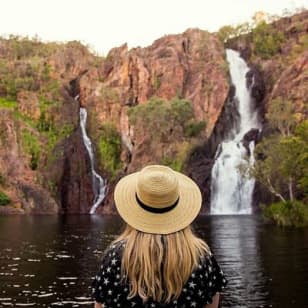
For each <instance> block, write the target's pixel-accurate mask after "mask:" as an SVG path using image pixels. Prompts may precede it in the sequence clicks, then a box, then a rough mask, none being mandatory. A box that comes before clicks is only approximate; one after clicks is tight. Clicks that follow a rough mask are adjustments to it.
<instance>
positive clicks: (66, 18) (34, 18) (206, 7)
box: [0, 0, 308, 55]
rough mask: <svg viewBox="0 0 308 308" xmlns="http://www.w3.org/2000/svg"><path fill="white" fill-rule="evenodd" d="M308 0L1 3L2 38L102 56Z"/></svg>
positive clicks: (24, 0) (46, 0)
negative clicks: (74, 46) (77, 44)
mask: <svg viewBox="0 0 308 308" xmlns="http://www.w3.org/2000/svg"><path fill="white" fill-rule="evenodd" d="M298 7H305V8H308V0H108V1H107V0H0V11H1V18H0V35H9V34H18V35H22V36H30V37H33V36H35V35H37V36H38V37H39V38H40V39H42V40H43V41H69V40H79V41H81V42H82V43H84V44H87V45H89V46H90V47H91V48H92V49H94V50H95V51H96V52H98V53H99V54H102V55H106V54H107V53H108V51H109V50H110V49H111V48H113V47H116V46H120V45H122V44H123V43H125V42H126V43H128V46H129V48H132V47H137V46H142V47H143V46H148V45H150V44H151V43H152V42H153V41H154V40H156V39H158V38H160V37H162V36H164V35H166V34H176V33H182V32H184V31H185V30H186V29H188V28H196V27H197V28H200V29H203V30H208V31H211V32H213V31H216V30H218V29H219V28H220V27H221V26H223V25H228V24H231V25H236V24H238V23H242V22H245V21H249V20H250V19H251V17H252V16H253V14H254V13H255V12H256V11H265V12H268V13H270V14H281V13H282V12H283V10H284V9H289V10H294V9H295V8H298Z"/></svg>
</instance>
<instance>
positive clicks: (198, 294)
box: [92, 241, 227, 308]
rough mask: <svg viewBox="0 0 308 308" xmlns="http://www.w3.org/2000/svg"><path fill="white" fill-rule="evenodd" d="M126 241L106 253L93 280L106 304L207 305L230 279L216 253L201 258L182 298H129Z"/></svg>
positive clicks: (99, 299)
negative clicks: (124, 259) (123, 274)
mask: <svg viewBox="0 0 308 308" xmlns="http://www.w3.org/2000/svg"><path fill="white" fill-rule="evenodd" d="M124 247H125V242H123V241H122V242H119V243H116V244H114V245H112V246H110V247H109V248H108V249H107V250H106V252H105V254H104V257H103V260H102V263H101V266H100V269H99V272H98V273H97V275H96V276H95V278H94V280H93V283H92V295H93V298H94V299H95V301H97V302H98V303H102V304H104V308H113V307H135V308H139V307H146V308H152V307H156V308H161V307H176V308H186V307H200V308H201V307H202V308H203V307H204V305H205V304H209V303H212V297H213V296H214V295H215V294H216V293H217V292H221V291H222V290H223V288H224V287H225V286H226V284H227V281H226V279H225V277H224V274H223V272H222V270H221V269H220V267H219V265H218V264H217V262H216V260H215V258H214V256H213V255H209V256H206V257H205V258H203V259H201V260H200V264H199V265H198V266H197V268H196V269H195V270H194V271H193V272H192V273H191V276H190V277H189V279H188V281H187V282H186V284H185V285H184V286H183V289H182V293H181V295H180V296H179V298H178V299H176V300H172V301H171V302H170V303H168V304H166V303H159V302H156V301H153V300H151V299H149V300H148V301H147V302H146V303H143V302H142V299H141V298H140V297H139V296H136V297H134V298H131V299H127V296H128V294H129V283H127V282H125V280H123V279H121V258H122V251H123V248H124Z"/></svg>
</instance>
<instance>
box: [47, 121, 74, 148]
mask: <svg viewBox="0 0 308 308" xmlns="http://www.w3.org/2000/svg"><path fill="white" fill-rule="evenodd" d="M73 129H74V127H73V125H71V124H65V125H62V126H58V127H55V126H51V129H49V130H48V131H46V132H45V133H43V134H44V135H45V137H47V140H48V143H47V150H48V152H51V151H52V150H53V148H54V147H55V145H56V144H58V143H59V142H60V141H61V140H62V139H63V138H66V137H69V136H70V135H71V133H72V131H73Z"/></svg>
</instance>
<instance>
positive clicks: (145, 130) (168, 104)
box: [128, 98, 206, 170]
mask: <svg viewBox="0 0 308 308" xmlns="http://www.w3.org/2000/svg"><path fill="white" fill-rule="evenodd" d="M128 116H129V120H130V123H131V124H132V125H133V127H134V133H135V134H136V135H138V136H144V142H145V143H148V144H149V146H150V148H152V149H153V154H154V153H155V151H156V150H157V149H158V148H159V147H160V146H161V145H164V146H162V147H161V150H162V152H161V153H158V157H156V158H154V157H153V159H154V160H155V159H160V161H156V162H157V163H163V164H166V165H170V166H171V167H173V168H174V169H176V170H181V169H182V168H183V164H184V161H185V159H186V155H187V151H188V145H189V142H188V141H190V140H191V139H192V138H193V137H195V136H197V135H199V134H200V133H201V132H202V131H203V130H204V128H205V125H206V124H205V122H204V121H196V120H195V118H194V111H193V107H192V104H191V103H190V102H189V101H187V100H184V99H179V98H174V99H172V100H171V101H164V100H163V99H161V98H152V99H150V100H149V102H147V103H146V104H143V105H138V106H135V107H132V108H130V109H129V111H128ZM154 148H156V149H154Z"/></svg>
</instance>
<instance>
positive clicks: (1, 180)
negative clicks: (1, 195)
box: [0, 173, 6, 186]
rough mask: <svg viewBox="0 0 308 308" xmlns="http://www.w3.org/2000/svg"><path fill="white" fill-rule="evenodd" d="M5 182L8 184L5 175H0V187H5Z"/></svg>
mask: <svg viewBox="0 0 308 308" xmlns="http://www.w3.org/2000/svg"><path fill="white" fill-rule="evenodd" d="M5 182H6V180H5V177H4V175H3V174H1V173H0V186H3V185H5Z"/></svg>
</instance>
